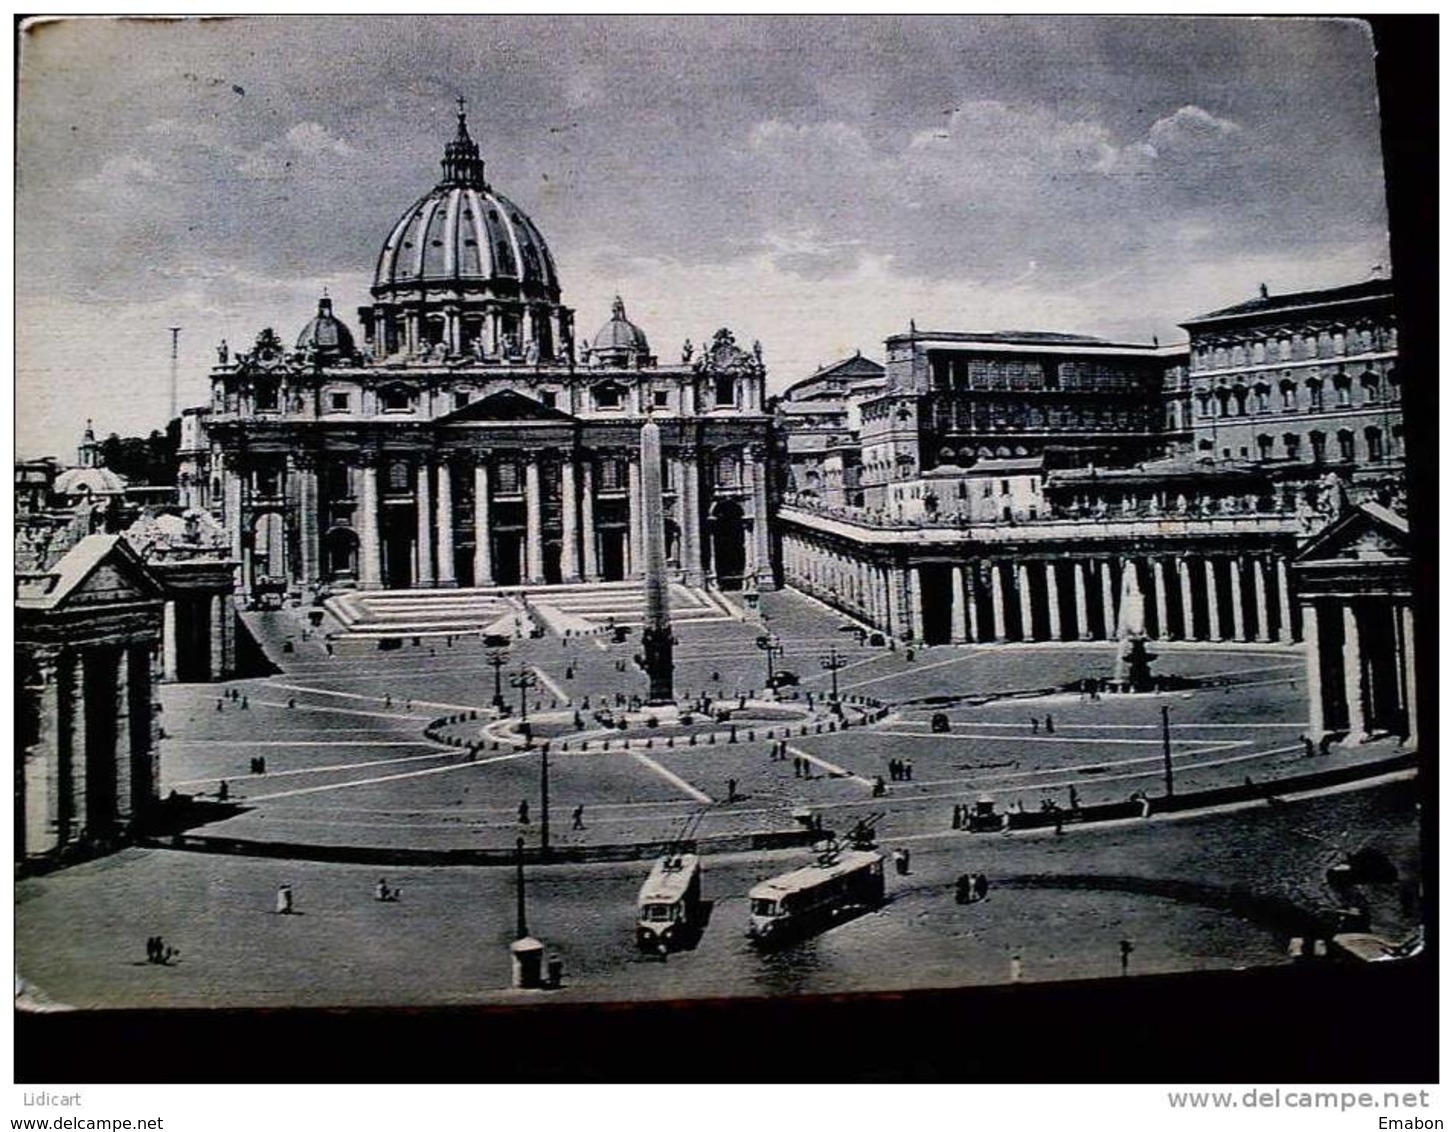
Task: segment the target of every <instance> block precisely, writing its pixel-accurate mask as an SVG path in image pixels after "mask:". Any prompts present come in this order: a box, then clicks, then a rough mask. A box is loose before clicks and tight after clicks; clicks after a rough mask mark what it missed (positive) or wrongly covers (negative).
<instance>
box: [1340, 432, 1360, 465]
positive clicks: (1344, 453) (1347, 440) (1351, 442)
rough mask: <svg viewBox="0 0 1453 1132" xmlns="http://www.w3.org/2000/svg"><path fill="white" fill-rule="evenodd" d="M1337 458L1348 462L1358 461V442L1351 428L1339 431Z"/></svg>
mask: <svg viewBox="0 0 1453 1132" xmlns="http://www.w3.org/2000/svg"><path fill="white" fill-rule="evenodd" d="M1337 456H1338V458H1339V459H1342V460H1348V461H1350V460H1355V459H1357V442H1356V439H1355V438H1354V437H1353V435H1352V430H1351V429H1350V428H1342V429H1338V430H1337Z"/></svg>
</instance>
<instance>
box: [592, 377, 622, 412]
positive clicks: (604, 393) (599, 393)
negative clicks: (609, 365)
mask: <svg viewBox="0 0 1453 1132" xmlns="http://www.w3.org/2000/svg"><path fill="white" fill-rule="evenodd" d="M590 392H591V396H592V397H594V398H595V407H596V408H597V409H619V408H620V407H621V406H622V405H623V404H624V403H625V390H624V389H622V388H621V387H620V386H619V385H616V384H615V383H614V382H606V383H605V384H604V385H597V386H596V387H595V388H594V389H592V390H591V391H590Z"/></svg>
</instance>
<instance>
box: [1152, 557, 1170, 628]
mask: <svg viewBox="0 0 1453 1132" xmlns="http://www.w3.org/2000/svg"><path fill="white" fill-rule="evenodd" d="M1150 579H1151V584H1152V586H1153V587H1154V589H1155V635H1156V637H1157V638H1158V639H1159V640H1162V641H1168V640H1170V605H1169V603H1168V602H1167V600H1166V599H1167V598H1168V596H1169V595H1168V593H1167V592H1166V584H1165V559H1164V558H1152V559H1151V560H1150Z"/></svg>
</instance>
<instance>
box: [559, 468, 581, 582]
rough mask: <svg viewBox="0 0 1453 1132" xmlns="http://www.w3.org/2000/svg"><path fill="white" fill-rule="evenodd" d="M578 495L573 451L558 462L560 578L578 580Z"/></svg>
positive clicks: (570, 580) (569, 580)
mask: <svg viewBox="0 0 1453 1132" xmlns="http://www.w3.org/2000/svg"><path fill="white" fill-rule="evenodd" d="M579 506H580V503H579V497H578V496H577V495H576V492H575V453H574V452H567V453H566V454H565V458H564V459H563V460H562V461H561V462H560V580H561V581H562V582H578V581H580V525H579V522H578V521H577V520H578V518H579V515H580V512H579Z"/></svg>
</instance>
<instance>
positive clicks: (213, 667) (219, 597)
mask: <svg viewBox="0 0 1453 1132" xmlns="http://www.w3.org/2000/svg"><path fill="white" fill-rule="evenodd" d="M227 602H228V597H227V595H226V594H213V595H212V596H211V598H209V599H208V601H207V645H208V651H207V677H208V679H210V680H221V679H223V678H224V674H225V673H226V671H227V655H226V643H227V642H226V638H225V635H224V634H225V622H226V620H227Z"/></svg>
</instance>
